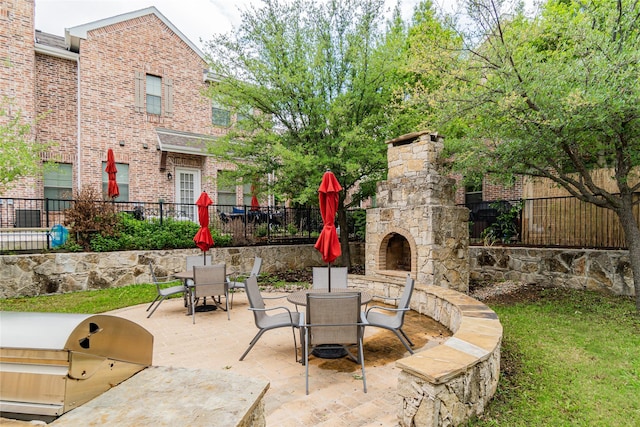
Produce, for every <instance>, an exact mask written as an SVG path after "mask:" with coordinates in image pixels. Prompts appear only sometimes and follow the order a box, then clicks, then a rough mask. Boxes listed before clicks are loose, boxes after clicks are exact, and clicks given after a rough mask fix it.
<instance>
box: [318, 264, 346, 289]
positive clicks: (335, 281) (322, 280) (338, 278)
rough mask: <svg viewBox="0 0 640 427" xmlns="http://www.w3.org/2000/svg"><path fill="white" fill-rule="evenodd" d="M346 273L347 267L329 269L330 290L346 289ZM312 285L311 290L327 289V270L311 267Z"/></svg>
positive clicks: (325, 268)
mask: <svg viewBox="0 0 640 427" xmlns="http://www.w3.org/2000/svg"><path fill="white" fill-rule="evenodd" d="M348 273H349V270H348V268H347V267H331V289H346V288H347V276H348ZM312 285H313V289H328V287H329V268H327V267H313V284H312Z"/></svg>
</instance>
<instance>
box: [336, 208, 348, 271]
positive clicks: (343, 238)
mask: <svg viewBox="0 0 640 427" xmlns="http://www.w3.org/2000/svg"><path fill="white" fill-rule="evenodd" d="M338 227H340V249H342V264H343V267H348V268H350V267H351V252H350V250H349V227H348V225H347V210H346V209H345V207H344V205H343V203H342V201H341V202H340V204H339V205H338Z"/></svg>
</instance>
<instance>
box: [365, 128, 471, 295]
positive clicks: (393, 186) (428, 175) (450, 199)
mask: <svg viewBox="0 0 640 427" xmlns="http://www.w3.org/2000/svg"><path fill="white" fill-rule="evenodd" d="M442 141H443V139H442V137H440V136H438V135H437V134H434V133H429V132H416V133H412V134H407V135H403V136H400V137H398V138H395V139H392V140H391V141H388V142H387V146H388V148H387V158H388V164H389V171H388V176H387V181H383V182H380V183H378V188H377V194H376V201H377V207H376V208H371V209H368V210H367V243H366V247H365V268H366V274H367V275H373V276H387V277H396V278H402V277H405V276H406V275H407V274H411V276H412V277H413V278H414V279H416V281H417V282H418V283H419V284H423V285H436V286H441V287H445V288H451V289H455V290H457V291H460V292H467V291H468V289H469V260H468V250H467V249H468V245H469V229H468V225H467V221H468V217H469V213H468V212H469V211H468V210H467V209H466V208H464V207H458V206H455V204H454V188H453V187H454V181H453V179H451V178H447V177H444V176H441V175H440V174H439V173H438V162H439V155H440V152H441V151H442V148H443V144H442Z"/></svg>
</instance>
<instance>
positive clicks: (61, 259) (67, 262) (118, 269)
mask: <svg viewBox="0 0 640 427" xmlns="http://www.w3.org/2000/svg"><path fill="white" fill-rule="evenodd" d="M350 250H351V259H352V263H354V264H362V263H363V262H364V245H362V244H352V245H351V248H350ZM209 254H210V255H211V257H212V260H213V262H225V263H226V264H227V269H228V270H235V271H251V267H252V266H253V259H254V258H255V257H256V256H258V257H261V258H262V259H263V264H262V271H263V272H275V271H286V270H295V269H301V268H305V267H309V266H321V265H324V264H325V263H324V262H323V261H322V258H321V256H320V252H318V251H317V250H316V249H315V248H314V247H313V245H312V244H308V245H282V246H246V247H230V248H212V249H211V250H209ZM187 255H202V252H201V251H200V250H199V249H176V250H164V251H122V252H101V253H95V252H82V253H46V254H30V255H2V256H0V298H12V297H20V296H34V295H42V294H50V293H62V292H70V291H79V290H89V289H104V288H110V287H120V286H126V285H130V284H132V283H148V282H150V281H151V277H150V274H149V261H153V263H154V264H155V265H156V266H157V267H156V274H157V275H159V276H167V275H170V274H171V273H176V272H178V271H183V270H184V269H185V268H186V265H185V257H186V256H187ZM336 263H337V264H338V265H339V264H340V259H338V260H337V262H336Z"/></svg>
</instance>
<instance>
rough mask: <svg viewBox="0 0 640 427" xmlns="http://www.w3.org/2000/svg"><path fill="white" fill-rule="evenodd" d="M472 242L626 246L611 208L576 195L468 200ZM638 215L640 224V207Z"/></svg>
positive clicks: (598, 247)
mask: <svg viewBox="0 0 640 427" xmlns="http://www.w3.org/2000/svg"><path fill="white" fill-rule="evenodd" d="M636 197H640V193H638V194H636ZM465 206H466V207H467V208H468V209H469V237H470V238H471V242H472V243H484V244H486V243H489V244H493V243H506V244H518V245H523V246H537V247H540V246H542V247H570V248H576V247H578V248H594V249H625V248H626V247H627V245H626V241H625V238H624V232H623V230H622V227H621V225H620V221H619V220H618V217H617V216H616V214H615V213H614V212H613V211H612V210H610V209H604V208H600V207H597V206H595V205H593V204H590V203H585V202H582V201H580V200H578V199H576V198H575V197H550V198H540V199H525V200H501V201H494V202H479V203H468V204H466V205H465ZM634 215H635V218H636V221H638V222H639V223H640V206H639V205H637V204H636V205H635V207H634Z"/></svg>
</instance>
